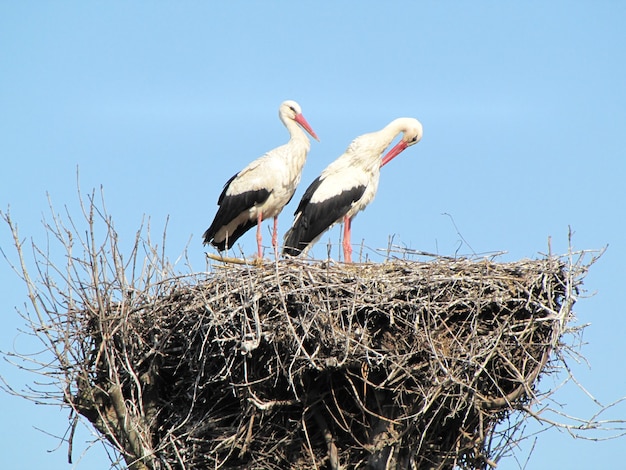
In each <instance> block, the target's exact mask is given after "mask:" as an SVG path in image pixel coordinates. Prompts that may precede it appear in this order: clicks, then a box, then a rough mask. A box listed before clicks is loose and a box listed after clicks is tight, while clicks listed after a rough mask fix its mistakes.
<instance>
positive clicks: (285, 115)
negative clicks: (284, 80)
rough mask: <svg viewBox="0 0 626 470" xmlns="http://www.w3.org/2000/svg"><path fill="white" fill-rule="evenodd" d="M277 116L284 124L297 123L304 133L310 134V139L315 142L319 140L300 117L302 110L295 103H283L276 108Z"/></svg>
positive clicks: (288, 101)
mask: <svg viewBox="0 0 626 470" xmlns="http://www.w3.org/2000/svg"><path fill="white" fill-rule="evenodd" d="M278 116H279V117H280V119H281V120H282V121H283V122H284V123H285V124H286V123H287V121H288V120H291V121H295V122H297V123H298V124H300V125H301V126H302V128H303V129H304V130H305V131H307V132H308V133H309V134H311V137H313V138H314V139H315V140H317V141H319V140H320V139H319V138H318V137H317V135H316V134H315V132H314V131H313V129H312V128H311V126H310V125H309V123H308V122H307V120H306V119H304V116H303V115H302V108H301V107H300V105H299V104H298V103H296V102H295V101H293V100H287V101H283V102H282V103H281V105H280V108H278Z"/></svg>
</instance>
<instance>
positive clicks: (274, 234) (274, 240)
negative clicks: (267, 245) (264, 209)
mask: <svg viewBox="0 0 626 470" xmlns="http://www.w3.org/2000/svg"><path fill="white" fill-rule="evenodd" d="M272 246H273V247H274V256H276V258H278V216H277V215H275V216H274V231H273V232H272Z"/></svg>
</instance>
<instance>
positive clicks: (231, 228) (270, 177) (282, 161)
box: [203, 101, 422, 263]
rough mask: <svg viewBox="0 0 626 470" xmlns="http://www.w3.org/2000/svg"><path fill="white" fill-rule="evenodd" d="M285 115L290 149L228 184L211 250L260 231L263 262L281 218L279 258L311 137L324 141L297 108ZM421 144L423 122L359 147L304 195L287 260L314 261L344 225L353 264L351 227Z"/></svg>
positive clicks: (291, 105) (398, 124) (408, 121)
mask: <svg viewBox="0 0 626 470" xmlns="http://www.w3.org/2000/svg"><path fill="white" fill-rule="evenodd" d="M278 115H279V117H280V120H281V121H282V122H283V124H284V125H285V127H286V128H287V130H288V131H289V134H290V139H289V142H287V143H286V144H285V145H281V146H280V147H277V148H275V149H274V150H271V151H269V152H267V153H266V154H265V155H263V156H262V157H260V158H258V159H257V160H254V161H253V162H252V163H250V164H249V165H248V166H247V167H245V168H244V169H243V170H241V171H240V172H239V173H237V174H236V175H234V176H233V177H232V178H230V179H229V180H228V181H227V182H226V184H225V185H224V189H223V191H222V193H221V194H220V197H219V198H218V201H217V204H218V206H219V209H218V211H217V214H216V215H215V218H214V220H213V223H212V224H211V226H210V227H209V228H208V229H207V230H206V232H204V235H203V236H204V244H205V245H206V244H209V243H210V244H212V245H213V246H215V247H216V248H217V249H218V250H220V251H224V250H227V249H228V248H230V247H232V246H233V244H234V243H235V242H236V241H237V239H238V238H239V237H241V236H242V235H243V234H244V233H245V232H246V231H248V230H249V229H250V228H252V227H254V226H255V225H256V226H257V234H256V238H257V247H258V256H259V258H261V257H262V256H263V253H262V248H261V242H262V235H261V222H262V221H263V220H265V219H269V218H270V217H273V218H274V229H273V231H272V246H273V247H274V250H275V251H276V252H278V235H277V229H278V215H279V214H280V212H281V211H282V210H283V208H284V207H285V206H286V205H287V204H288V203H289V201H290V200H291V198H292V197H293V194H294V193H295V191H296V187H297V186H298V183H299V182H300V178H301V177H302V168H303V167H304V163H305V161H306V156H307V153H308V151H309V149H310V146H311V143H310V141H309V139H308V137H307V135H306V134H305V133H304V131H303V129H304V130H306V131H307V132H308V133H309V134H310V135H311V136H312V137H313V138H314V139H316V140H318V141H319V139H318V138H317V135H316V134H315V132H314V131H313V129H311V126H310V125H309V123H308V122H307V121H306V119H305V118H304V116H302V110H301V108H300V105H298V103H296V102H295V101H285V102H284V103H282V104H281V105H280V108H279V110H278ZM300 126H302V127H300ZM399 134H402V138H401V139H400V141H399V142H398V144H397V145H395V146H394V147H393V148H392V149H391V150H390V151H389V152H388V153H387V154H386V155H385V156H384V157H383V158H382V159H381V156H382V154H383V152H384V151H385V150H386V149H387V147H389V145H391V142H392V141H393V140H394V139H395V138H396V136H398V135H399ZM421 138H422V125H421V124H420V122H419V121H418V120H417V119H413V118H399V119H395V120H393V121H391V122H390V123H389V124H388V125H387V126H385V127H384V128H382V129H381V130H379V131H377V132H371V133H369V134H364V135H362V136H360V137H357V138H356V139H354V140H353V141H352V143H351V144H350V145H349V146H348V148H347V150H346V151H345V153H344V154H343V155H341V156H340V157H339V158H338V159H337V160H335V161H334V162H332V163H331V164H330V165H328V167H326V169H325V170H324V171H322V173H321V174H320V176H319V177H317V178H316V179H315V180H314V181H313V182H312V183H311V185H310V186H309V187H308V188H307V190H306V191H305V192H304V195H303V196H302V200H301V201H300V204H298V208H297V209H296V212H295V219H294V221H293V224H292V226H291V228H290V229H289V230H288V231H287V233H286V234H285V241H284V248H283V253H284V254H287V255H290V256H298V255H300V254H302V253H306V252H307V251H308V250H309V248H310V247H311V246H312V245H314V244H315V242H316V241H317V240H318V239H319V238H320V237H321V236H322V234H323V233H324V232H325V231H326V230H328V229H329V228H330V227H332V226H333V225H334V224H336V223H338V222H341V221H343V222H344V232H343V252H344V260H345V261H346V262H348V263H350V262H352V246H351V243H350V235H351V222H352V219H353V218H354V217H355V216H356V214H357V213H358V212H359V211H361V210H363V209H364V208H365V207H366V206H367V205H368V204H369V203H370V202H371V201H372V200H373V199H374V196H375V195H376V190H377V188H378V179H379V176H380V167H382V166H383V165H385V164H387V163H389V162H390V161H391V160H392V159H393V158H394V157H396V156H398V155H399V154H400V153H401V152H402V151H404V150H405V149H406V148H408V147H410V146H411V145H413V144H416V143H417V142H419V141H420V139H421Z"/></svg>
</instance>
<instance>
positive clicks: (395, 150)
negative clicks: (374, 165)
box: [380, 140, 408, 167]
mask: <svg viewBox="0 0 626 470" xmlns="http://www.w3.org/2000/svg"><path fill="white" fill-rule="evenodd" d="M407 147H408V144H407V143H406V142H405V141H404V140H401V141H400V142H398V143H397V144H396V146H395V147H394V148H392V149H391V150H389V152H388V153H387V155H385V156H384V157H383V159H382V160H381V162H380V166H381V167H382V166H385V165H386V164H387V163H389V162H390V161H391V160H393V159H394V158H396V157H397V156H398V155H400V154H401V153H402V152H403V151H404V150H405V149H406V148H407Z"/></svg>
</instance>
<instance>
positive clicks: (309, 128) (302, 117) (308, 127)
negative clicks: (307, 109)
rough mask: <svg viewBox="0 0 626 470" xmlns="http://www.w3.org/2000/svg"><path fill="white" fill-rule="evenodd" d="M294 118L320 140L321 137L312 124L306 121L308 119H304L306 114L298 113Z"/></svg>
mask: <svg viewBox="0 0 626 470" xmlns="http://www.w3.org/2000/svg"><path fill="white" fill-rule="evenodd" d="M294 120H295V121H296V122H297V123H298V124H300V125H301V126H302V127H304V130H305V131H307V132H308V133H309V134H311V137H313V138H314V139H315V140H317V141H318V142H319V141H320V139H319V138H318V137H317V134H316V133H315V132H314V131H313V129H311V126H310V125H309V123H308V122H306V119H304V116H303V115H302V114H297V115H296V117H295V118H294Z"/></svg>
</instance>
